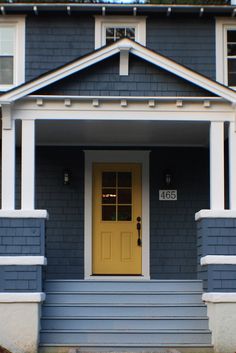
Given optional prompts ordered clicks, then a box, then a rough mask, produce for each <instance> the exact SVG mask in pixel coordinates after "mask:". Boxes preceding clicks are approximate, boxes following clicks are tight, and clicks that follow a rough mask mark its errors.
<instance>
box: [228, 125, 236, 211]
mask: <svg viewBox="0 0 236 353" xmlns="http://www.w3.org/2000/svg"><path fill="white" fill-rule="evenodd" d="M235 125H236V124H235V122H231V123H229V208H230V209H231V210H236V131H235Z"/></svg>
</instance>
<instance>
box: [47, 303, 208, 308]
mask: <svg viewBox="0 0 236 353" xmlns="http://www.w3.org/2000/svg"><path fill="white" fill-rule="evenodd" d="M43 306H94V307H96V306H99V307H103V306H106V307H114V306H128V307H129V306H130V307H136V306H146V307H150V306H152V307H153V306H157V307H159V306H161V307H162V306H164V307H166V306H167V307H176V306H177V307H181V306H184V307H192V306H194V307H206V305H205V304H203V303H173V304H172V303H166V304H165V303H164V304H163V303H162V304H157V303H47V302H45V303H44V304H43Z"/></svg>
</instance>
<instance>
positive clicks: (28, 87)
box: [0, 38, 236, 103]
mask: <svg viewBox="0 0 236 353" xmlns="http://www.w3.org/2000/svg"><path fill="white" fill-rule="evenodd" d="M124 46H130V48H131V49H130V52H131V53H132V54H134V55H136V56H138V57H139V58H142V59H144V60H146V61H148V62H150V63H152V64H154V65H156V66H157V67H160V68H162V69H163V70H166V71H168V72H171V73H172V74H174V75H176V76H178V77H180V78H182V79H185V80H187V81H188V82H191V83H193V84H195V85H197V86H199V87H202V88H203V89H205V90H208V91H210V92H211V93H214V94H216V95H217V96H220V97H223V98H225V99H226V100H228V101H230V102H232V103H236V93H235V92H234V91H233V90H231V89H229V88H228V87H225V86H223V85H221V84H219V83H217V82H215V81H212V80H211V79H208V78H206V77H204V76H202V75H200V74H198V73H196V72H194V71H192V70H190V69H188V68H186V67H184V66H182V65H180V64H177V63H176V62H174V61H172V60H171V59H168V58H166V57H164V56H162V55H160V54H157V53H155V52H153V51H151V50H149V49H147V48H145V47H143V46H141V45H140V44H138V43H136V42H133V41H132V40H129V39H127V38H124V39H122V40H120V41H119V42H115V43H114V44H112V45H110V46H108V47H105V48H101V49H100V50H97V51H95V52H93V53H92V54H90V55H87V56H85V57H83V58H81V59H78V60H76V61H75V62H73V63H70V64H68V65H66V66H64V67H62V68H60V69H58V70H55V71H53V72H51V73H49V74H47V75H44V76H43V77H40V78H38V79H36V80H34V81H33V82H29V83H26V84H24V85H23V86H21V87H19V88H16V89H14V90H12V91H11V92H9V93H6V94H4V95H2V96H1V100H0V102H1V103H4V102H13V101H15V100H17V99H20V98H22V97H25V96H26V95H29V94H31V93H32V92H35V91H36V90H38V89H40V88H43V87H46V86H47V85H49V84H52V83H54V82H57V81H59V80H61V79H62V78H65V77H67V76H69V75H72V74H73V73H76V72H79V71H80V70H83V69H85V68H87V67H89V66H91V65H93V64H96V63H98V62H100V61H102V60H104V59H107V58H109V57H111V56H112V55H114V54H117V53H119V52H120V48H121V47H124Z"/></svg>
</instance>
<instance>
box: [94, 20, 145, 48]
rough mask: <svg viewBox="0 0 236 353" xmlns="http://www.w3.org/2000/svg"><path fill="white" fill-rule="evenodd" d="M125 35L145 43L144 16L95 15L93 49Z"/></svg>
mask: <svg viewBox="0 0 236 353" xmlns="http://www.w3.org/2000/svg"><path fill="white" fill-rule="evenodd" d="M125 37H127V38H130V39H132V40H135V41H136V42H138V43H140V44H142V45H146V17H140V16H136V17H134V16H132V17H131V16H123V17H117V16H95V49H98V48H100V47H102V46H104V45H108V44H111V43H113V42H116V41H117V40H119V39H121V38H125Z"/></svg>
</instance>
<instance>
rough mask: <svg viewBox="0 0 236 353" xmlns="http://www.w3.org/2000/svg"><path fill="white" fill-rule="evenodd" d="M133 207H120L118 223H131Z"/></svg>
mask: <svg viewBox="0 0 236 353" xmlns="http://www.w3.org/2000/svg"><path fill="white" fill-rule="evenodd" d="M131 213H132V210H131V206H118V221H131V220H132V217H131Z"/></svg>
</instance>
